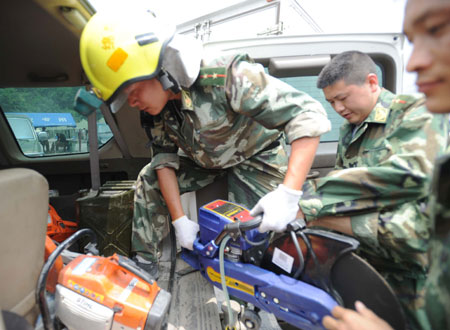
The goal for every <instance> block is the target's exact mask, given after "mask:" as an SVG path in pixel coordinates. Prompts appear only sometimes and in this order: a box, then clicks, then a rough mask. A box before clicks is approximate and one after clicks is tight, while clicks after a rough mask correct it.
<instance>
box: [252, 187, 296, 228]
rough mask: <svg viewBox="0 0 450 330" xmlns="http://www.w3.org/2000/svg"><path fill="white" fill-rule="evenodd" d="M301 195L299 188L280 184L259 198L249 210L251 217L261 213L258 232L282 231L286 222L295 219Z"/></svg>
mask: <svg viewBox="0 0 450 330" xmlns="http://www.w3.org/2000/svg"><path fill="white" fill-rule="evenodd" d="M302 195H303V192H302V191H301V190H295V189H291V188H288V187H286V186H285V185H283V184H280V185H279V186H278V188H277V189H275V190H274V191H271V192H270V193H268V194H267V195H265V196H264V197H263V198H261V199H260V200H259V202H258V203H257V204H256V205H255V207H254V208H253V209H252V210H251V211H250V215H251V216H253V217H254V216H256V215H258V214H260V213H263V219H262V222H261V225H260V226H259V229H258V230H259V232H261V233H264V232H266V231H269V230H272V231H275V232H282V231H284V230H285V229H286V226H287V225H288V223H289V222H291V221H292V220H295V217H296V216H297V212H298V210H299V206H298V202H299V201H300V198H301V197H302Z"/></svg>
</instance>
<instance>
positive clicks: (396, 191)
mask: <svg viewBox="0 0 450 330" xmlns="http://www.w3.org/2000/svg"><path fill="white" fill-rule="evenodd" d="M317 85H318V87H320V88H322V89H323V92H324V94H325V97H326V99H327V101H328V102H329V103H330V104H331V105H332V107H333V108H334V110H335V111H336V112H337V113H338V114H339V115H341V116H342V117H344V118H345V119H346V122H345V123H344V124H343V125H342V127H341V130H340V135H339V143H338V150H337V158H336V166H335V169H334V171H332V172H330V173H329V174H328V175H327V176H326V177H323V178H319V179H315V180H310V181H308V182H307V183H305V185H304V186H303V191H304V195H303V198H302V199H301V200H300V209H301V212H302V213H303V215H304V217H305V219H306V221H307V222H308V225H310V226H312V225H316V226H323V227H327V228H331V229H334V230H338V231H340V232H343V233H346V234H349V235H352V236H355V237H356V238H357V239H358V240H359V241H360V243H361V245H360V248H359V250H358V253H359V254H360V255H361V256H362V257H364V258H365V259H366V260H367V261H368V262H369V263H371V264H372V265H373V266H374V267H375V268H376V269H377V271H378V272H380V274H382V275H383V276H384V277H385V279H386V280H387V282H388V283H389V284H390V285H391V287H392V288H393V290H394V292H395V293H396V295H397V297H398V298H399V301H400V303H401V305H402V307H403V309H404V311H405V312H406V316H407V320H408V322H409V324H410V326H411V327H412V328H420V326H421V324H422V323H423V322H424V319H425V317H424V310H423V298H424V297H423V287H424V283H425V278H426V273H427V270H428V258H427V250H428V241H429V238H430V228H431V221H430V217H429V215H428V214H427V212H426V205H427V202H428V191H427V188H428V186H429V182H430V175H431V172H432V169H433V161H434V159H435V158H436V157H437V156H439V155H442V154H443V153H444V151H445V146H446V137H447V132H448V123H445V122H443V121H442V119H441V118H440V117H438V116H434V115H433V114H431V113H429V112H428V111H427V109H426V107H425V98H424V97H423V96H421V95H395V94H393V93H391V92H390V91H388V90H386V89H384V88H382V87H380V86H379V84H378V77H377V75H376V66H375V63H374V62H373V60H372V59H371V58H370V57H369V56H368V55H367V54H364V53H361V52H357V51H350V52H345V53H342V54H339V55H337V56H335V57H334V58H333V59H332V60H331V61H330V62H329V63H328V64H327V65H326V66H325V67H324V69H323V70H322V72H321V73H320V75H319V78H318V82H317Z"/></svg>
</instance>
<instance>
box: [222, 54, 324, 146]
mask: <svg viewBox="0 0 450 330" xmlns="http://www.w3.org/2000/svg"><path fill="white" fill-rule="evenodd" d="M228 72H229V74H228V78H227V82H226V93H227V97H228V100H229V103H230V106H231V108H232V109H233V110H234V111H236V112H238V113H241V114H243V115H245V116H248V117H251V118H252V119H253V120H255V121H257V122H258V123H260V124H261V125H263V126H264V127H266V128H269V129H278V130H284V131H285V133H286V137H287V140H288V142H289V143H292V142H293V141H295V140H297V139H299V138H302V137H318V136H320V135H321V134H323V133H326V132H328V131H329V130H330V129H331V123H330V121H329V120H328V118H327V114H326V111H325V109H324V108H323V106H322V104H321V103H320V102H318V101H317V100H315V99H313V98H312V97H311V96H309V95H308V94H306V93H304V92H302V91H299V90H297V89H295V88H293V87H292V86H290V85H288V84H286V83H284V82H283V81H281V80H279V79H276V78H274V77H272V76H270V75H268V74H266V73H265V72H264V68H263V67H262V65H260V64H255V63H249V62H245V61H243V62H239V63H237V64H233V65H232V66H231V68H230V69H229V71H228Z"/></svg>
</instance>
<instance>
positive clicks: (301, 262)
mask: <svg viewBox="0 0 450 330" xmlns="http://www.w3.org/2000/svg"><path fill="white" fill-rule="evenodd" d="M290 233H291V238H292V241H293V242H294V245H295V249H296V250H297V254H298V259H299V265H298V269H297V271H296V272H295V274H294V278H295V279H298V277H299V276H300V274H301V273H302V272H303V269H304V267H305V259H304V258H303V253H302V250H301V249H300V245H299V244H298V241H297V235H295V232H294V231H293V230H291V231H290Z"/></svg>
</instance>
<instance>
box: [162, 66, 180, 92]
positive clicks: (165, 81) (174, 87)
mask: <svg viewBox="0 0 450 330" xmlns="http://www.w3.org/2000/svg"><path fill="white" fill-rule="evenodd" d="M157 78H158V80H159V82H160V83H161V85H162V87H163V89H164V90H168V89H170V90H171V91H172V92H173V93H174V94H178V93H179V92H181V89H180V86H179V85H178V83H177V82H176V81H175V79H173V77H172V76H171V75H170V73H169V72H167V71H165V70H164V69H161V70H160V71H159V73H158V77H157Z"/></svg>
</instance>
